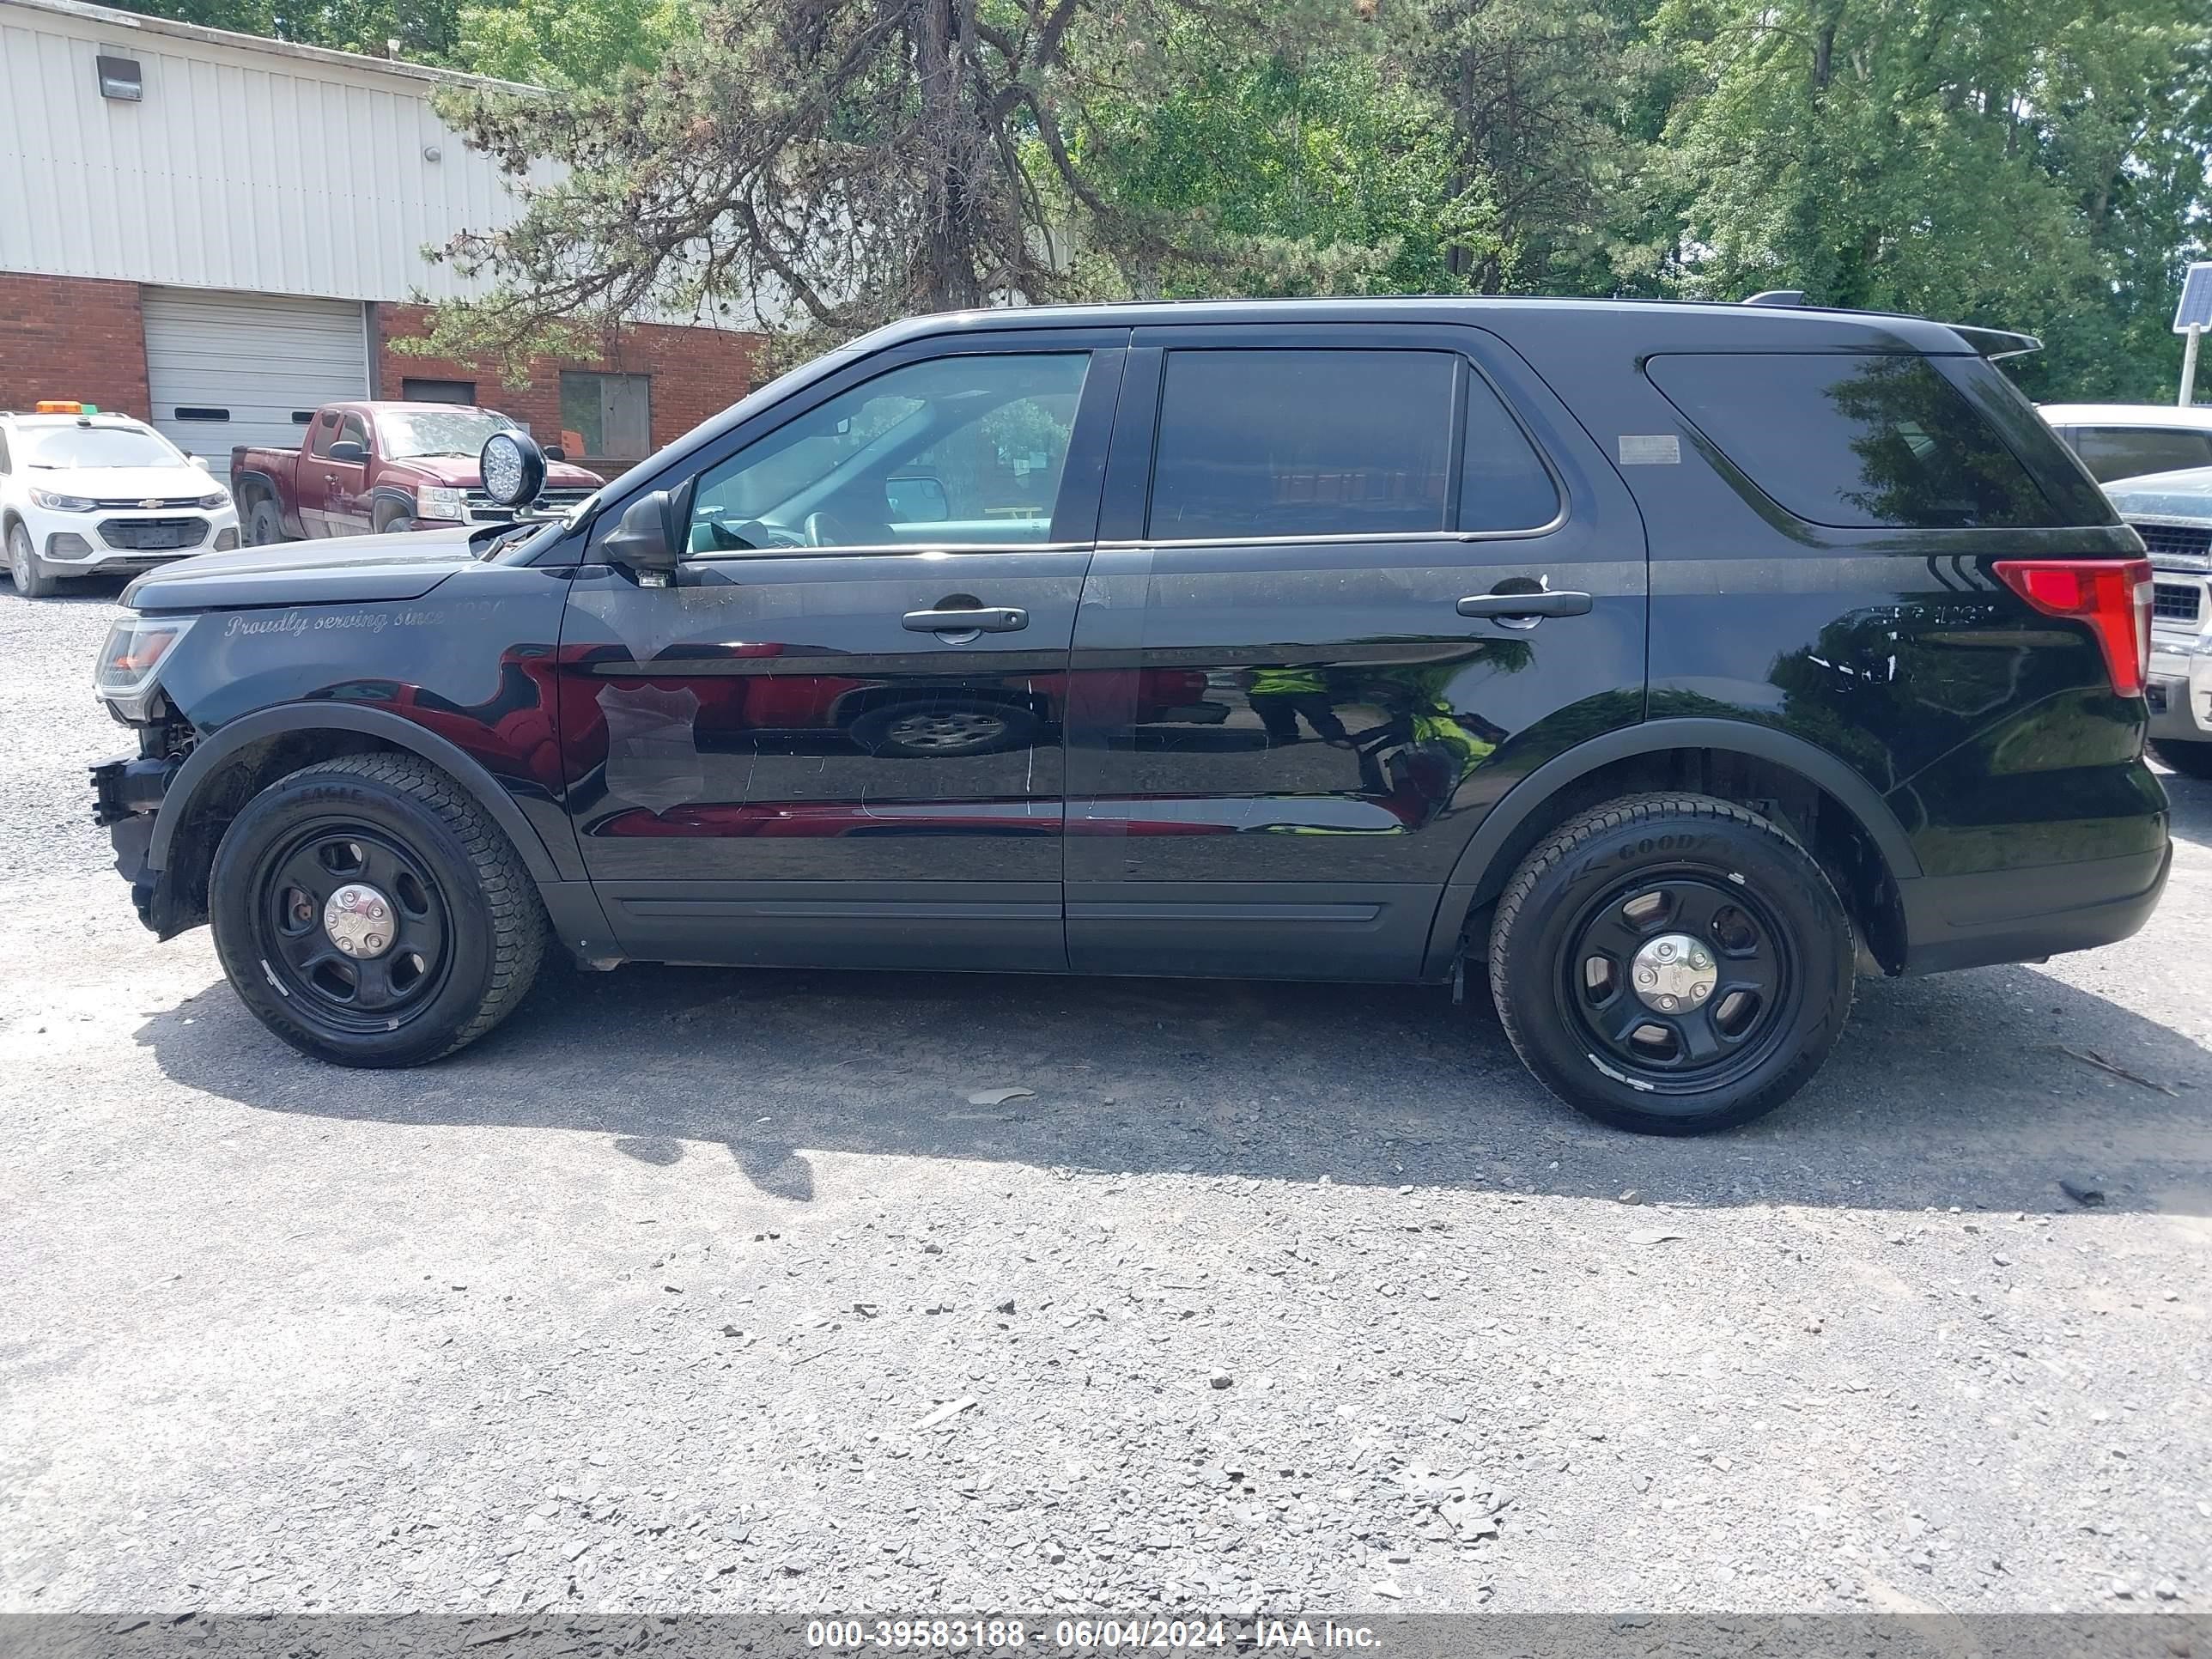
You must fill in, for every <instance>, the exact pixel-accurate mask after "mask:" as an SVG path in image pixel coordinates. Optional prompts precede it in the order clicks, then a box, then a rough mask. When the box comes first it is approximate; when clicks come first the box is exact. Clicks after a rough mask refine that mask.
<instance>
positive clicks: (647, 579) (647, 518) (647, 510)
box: [599, 489, 684, 587]
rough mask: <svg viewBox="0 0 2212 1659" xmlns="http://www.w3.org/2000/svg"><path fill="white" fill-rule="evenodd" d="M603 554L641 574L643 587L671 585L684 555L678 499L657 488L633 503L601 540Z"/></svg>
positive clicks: (625, 509) (613, 562)
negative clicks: (678, 516) (671, 578)
mask: <svg viewBox="0 0 2212 1659" xmlns="http://www.w3.org/2000/svg"><path fill="white" fill-rule="evenodd" d="M599 554H600V556H601V557H603V558H605V560H606V561H607V562H608V563H610V564H620V565H627V566H629V568H631V569H632V570H635V572H637V579H638V584H639V586H643V587H665V586H668V579H669V577H670V576H671V574H674V572H675V569H676V567H677V566H678V564H679V563H680V562H682V561H683V559H684V548H683V544H682V538H681V536H680V533H679V527H678V525H677V522H676V498H675V496H673V495H671V494H670V493H669V492H668V491H667V490H665V489H653V490H647V492H646V493H645V494H644V495H641V496H639V497H638V498H637V499H636V500H635V501H632V502H631V503H630V504H629V506H628V507H624V508H623V515H622V520H621V522H620V523H618V524H617V525H616V526H615V527H614V528H613V529H612V530H610V531H609V532H607V533H606V534H605V536H604V537H602V538H600V540H599Z"/></svg>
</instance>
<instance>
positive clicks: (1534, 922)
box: [1490, 795, 1856, 1134]
mask: <svg viewBox="0 0 2212 1659" xmlns="http://www.w3.org/2000/svg"><path fill="white" fill-rule="evenodd" d="M1855 955H1856V950H1855V946H1854V945H1853V942H1852V937H1851V927H1850V918H1849V917H1848V916H1847V915H1845V913H1844V907H1843V904H1842V902H1841V901H1840V900H1838V898H1837V896H1836V891H1835V889H1834V888H1833V887H1832V886H1831V885H1830V884H1829V882H1828V878H1827V877H1826V875H1825V874H1823V873H1822V872H1821V870H1820V866H1819V865H1817V864H1815V863H1814V861H1813V860H1812V858H1811V857H1810V856H1809V855H1808V854H1807V853H1806V852H1805V850H1804V849H1803V848H1801V847H1799V846H1798V845H1797V843H1796V842H1794V841H1792V840H1790V837H1789V836H1786V835H1784V833H1783V832H1782V831H1781V830H1780V829H1777V828H1776V827H1775V826H1774V825H1773V824H1772V823H1769V822H1768V821H1767V820H1766V819H1765V818H1763V817H1759V815H1758V814H1757V813H1754V812H1751V811H1747V810H1746V809H1745V808H1743V807H1741V806H1737V805H1734V804H1732V803H1730V802H1728V801H1723V800H1716V799H1712V798H1711V797H1710V796H1705V795H1640V796H1633V797H1630V798H1628V799H1622V800H1617V801H1613V802H1612V803H1610V804H1609V805H1605V806H1601V807H1599V808H1598V809H1597V810H1596V811H1593V812H1590V813H1588V814H1586V815H1585V816H1583V817H1579V818H1577V819H1575V820H1574V821H1573V822H1572V823H1568V824H1566V825H1565V826H1564V827H1563V828H1561V829H1559V832H1558V833H1557V834H1556V835H1554V836H1552V838H1551V839H1550V840H1549V841H1547V842H1545V843H1544V845H1542V846H1541V847H1539V848H1537V849H1536V850H1535V851H1534V852H1533V853H1531V854H1529V855H1528V859H1527V860H1526V861H1524V862H1523V863H1522V866H1521V867H1520V869H1519V870H1518V871H1516V872H1515V874H1514V877H1513V879H1512V881H1511V882H1510V883H1509V884H1508V885H1507V887H1506V890H1505V895H1504V898H1502V899H1501V900H1500V901H1499V902H1498V915H1497V920H1496V921H1495V922H1494V923H1493V925H1492V929H1491V937H1490V988H1491V994H1492V996H1493V997H1494V998H1495V999H1496V1000H1497V1003H1498V1016H1499V1018H1501V1019H1502V1020H1503V1021H1504V1026H1505V1032H1506V1035H1507V1036H1508V1037H1510V1039H1511V1040H1512V1043H1513V1047H1514V1050H1515V1052H1516V1053H1517V1054H1519V1055H1520V1056H1521V1058H1522V1061H1523V1062H1524V1063H1525V1064H1526V1065H1527V1066H1528V1069H1529V1070H1530V1071H1531V1072H1533V1073H1535V1074H1536V1077H1537V1079H1538V1080H1539V1081H1541V1083H1542V1084H1543V1085H1544V1086H1545V1087H1546V1088H1547V1089H1549V1090H1550V1091H1552V1092H1553V1094H1555V1095H1557V1096H1559V1098H1560V1099H1562V1100H1564V1101H1565V1102H1566V1103H1568V1104H1569V1105H1571V1106H1572V1107H1574V1108H1576V1109H1577V1110H1579V1111H1582V1112H1585V1113H1587V1114H1589V1115H1590V1116H1592V1117H1595V1118H1597V1119H1599V1120H1601V1121H1603V1122H1607V1123H1610V1124H1613V1125H1615V1126H1616V1127H1620V1128H1624V1129H1634V1130H1638V1131H1640V1132H1642V1133H1648V1134H1694V1133H1699V1132H1700V1131H1703V1130H1707V1129H1722V1128H1728V1127H1732V1126H1734V1125H1735V1124H1739V1123H1747V1122H1748V1121H1751V1120H1752V1119H1753V1118H1755V1117H1757V1116H1759V1115H1760V1114H1761V1113H1764V1112H1767V1111H1771V1110H1772V1109H1774V1108H1775V1107H1777V1106H1778V1105H1780V1104H1781V1103H1783V1102H1784V1101H1785V1100H1787V1099H1789V1098H1790V1096H1791V1095H1793V1094H1795V1093H1796V1092H1797V1091H1798V1090H1799V1089H1801V1088H1802V1087H1803V1086H1804V1085H1805V1084H1806V1082H1807V1081H1808V1079H1811V1077H1812V1075H1813V1073H1814V1072H1816V1071H1818V1070H1819V1069H1820V1062H1821V1061H1822V1060H1825V1059H1826V1058H1827V1054H1828V1050H1829V1049H1830V1048H1832V1047H1833V1046H1834V1043H1835V1041H1836V1038H1837V1036H1838V1034H1839V1033H1840V1032H1841V1031H1842V1030H1843V1025H1844V1018H1845V1017H1846V1016H1847V1015H1848V1014H1849V1013H1850V1006H1851V989H1852V985H1851V976H1852V972H1853V967H1854V958H1855Z"/></svg>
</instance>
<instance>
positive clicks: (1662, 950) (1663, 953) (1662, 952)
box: [1654, 939, 1674, 962]
mask: <svg viewBox="0 0 2212 1659" xmlns="http://www.w3.org/2000/svg"><path fill="white" fill-rule="evenodd" d="M1654 954H1656V956H1657V957H1658V958H1659V959H1660V961H1662V962H1664V961H1666V960H1667V959H1668V957H1672V956H1673V955H1674V946H1673V945H1671V944H1669V943H1668V941H1667V940H1665V939H1662V940H1660V941H1659V949H1658V950H1657V951H1656V952H1655V953H1654Z"/></svg>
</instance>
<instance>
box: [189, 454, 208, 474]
mask: <svg viewBox="0 0 2212 1659" xmlns="http://www.w3.org/2000/svg"><path fill="white" fill-rule="evenodd" d="M185 459H186V460H188V461H190V462H191V464H192V465H194V466H196V467H197V468H199V470H200V471H203V472H204V471H207V470H208V464H207V457H206V456H204V455H187V456H185Z"/></svg>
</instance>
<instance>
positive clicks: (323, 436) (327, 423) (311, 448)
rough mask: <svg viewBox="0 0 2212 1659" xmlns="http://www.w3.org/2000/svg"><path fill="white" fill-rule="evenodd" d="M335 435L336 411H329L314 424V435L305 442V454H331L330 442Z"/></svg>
mask: <svg viewBox="0 0 2212 1659" xmlns="http://www.w3.org/2000/svg"><path fill="white" fill-rule="evenodd" d="M337 435H338V417H337V410H329V411H327V412H326V413H325V414H324V415H323V416H322V417H321V418H320V419H319V420H318V421H317V422H315V431H314V435H313V437H311V438H309V439H308V440H307V453H309V454H310V455H327V454H329V453H331V439H333V438H335V437H337Z"/></svg>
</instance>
